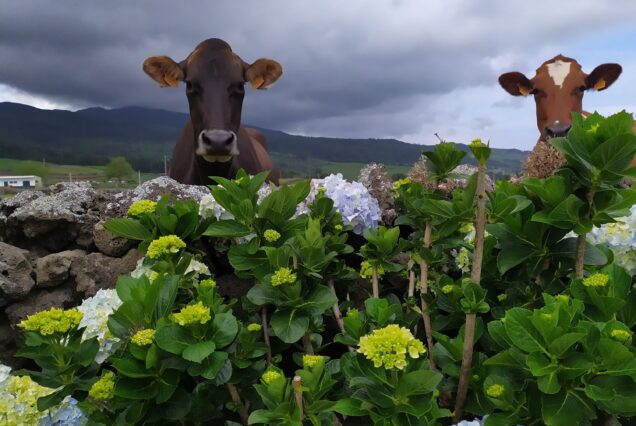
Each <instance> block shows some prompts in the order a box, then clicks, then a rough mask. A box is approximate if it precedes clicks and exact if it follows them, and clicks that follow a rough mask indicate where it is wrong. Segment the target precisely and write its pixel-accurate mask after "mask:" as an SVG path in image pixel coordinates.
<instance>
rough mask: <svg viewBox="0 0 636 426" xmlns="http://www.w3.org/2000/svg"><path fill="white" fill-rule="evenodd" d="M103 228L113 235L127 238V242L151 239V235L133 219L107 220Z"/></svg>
mask: <svg viewBox="0 0 636 426" xmlns="http://www.w3.org/2000/svg"><path fill="white" fill-rule="evenodd" d="M104 228H106V229H108V230H109V231H110V232H111V233H112V234H114V235H117V236H120V237H124V238H128V239H129V240H139V241H143V240H146V239H148V238H150V237H152V233H151V232H150V231H149V230H148V229H146V228H145V227H144V226H143V225H142V224H141V223H139V221H137V220H134V219H124V218H116V219H109V220H107V221H106V222H105V223H104Z"/></svg>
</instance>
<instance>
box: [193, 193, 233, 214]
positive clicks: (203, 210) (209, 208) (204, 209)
mask: <svg viewBox="0 0 636 426" xmlns="http://www.w3.org/2000/svg"><path fill="white" fill-rule="evenodd" d="M199 216H201V217H203V218H205V219H207V218H210V217H215V218H216V220H227V219H234V215H233V214H232V213H229V212H228V211H227V210H225V209H224V208H223V207H222V206H221V205H220V204H219V203H217V201H216V200H215V199H214V197H213V196H212V194H208V195H205V196H204V197H203V198H201V201H199Z"/></svg>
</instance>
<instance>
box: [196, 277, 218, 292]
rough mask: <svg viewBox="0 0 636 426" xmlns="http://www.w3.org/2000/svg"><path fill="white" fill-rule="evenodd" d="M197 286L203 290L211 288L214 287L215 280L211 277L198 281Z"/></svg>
mask: <svg viewBox="0 0 636 426" xmlns="http://www.w3.org/2000/svg"><path fill="white" fill-rule="evenodd" d="M199 288H202V289H204V290H211V289H213V288H216V281H215V280H213V279H212V278H208V279H207V280H203V281H201V282H200V283H199Z"/></svg>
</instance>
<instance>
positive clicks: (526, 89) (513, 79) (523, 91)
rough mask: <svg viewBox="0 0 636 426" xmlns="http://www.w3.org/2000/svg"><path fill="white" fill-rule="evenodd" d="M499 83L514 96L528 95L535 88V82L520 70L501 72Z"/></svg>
mask: <svg viewBox="0 0 636 426" xmlns="http://www.w3.org/2000/svg"><path fill="white" fill-rule="evenodd" d="M499 84H501V87H503V88H504V90H505V91H506V92H508V93H510V94H511V95H512V96H527V95H529V94H530V93H532V91H533V90H534V84H533V83H532V82H531V81H530V80H528V77H526V76H525V75H523V74H522V73H520V72H507V73H505V74H501V75H500V76H499Z"/></svg>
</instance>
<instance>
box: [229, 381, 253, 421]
mask: <svg viewBox="0 0 636 426" xmlns="http://www.w3.org/2000/svg"><path fill="white" fill-rule="evenodd" d="M227 390H228V391H229V392H230V397H231V398H232V402H234V405H235V406H236V408H237V409H238V413H239V416H240V417H241V421H242V422H243V425H244V426H247V424H248V423H247V419H248V418H249V414H248V412H247V408H245V405H243V401H241V396H240V395H239V393H238V389H236V386H234V385H233V384H232V383H228V384H227Z"/></svg>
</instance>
